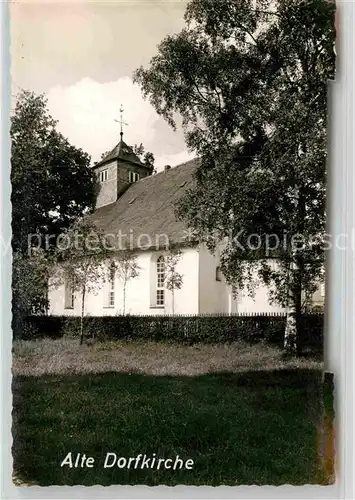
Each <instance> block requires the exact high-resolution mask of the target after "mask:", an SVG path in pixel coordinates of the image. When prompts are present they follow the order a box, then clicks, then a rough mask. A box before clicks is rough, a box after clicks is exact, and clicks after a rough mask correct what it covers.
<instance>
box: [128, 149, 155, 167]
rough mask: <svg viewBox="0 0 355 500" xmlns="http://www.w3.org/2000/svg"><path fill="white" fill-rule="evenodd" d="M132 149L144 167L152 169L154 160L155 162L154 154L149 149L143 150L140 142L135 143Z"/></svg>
mask: <svg viewBox="0 0 355 500" xmlns="http://www.w3.org/2000/svg"><path fill="white" fill-rule="evenodd" d="M133 151H134V153H135V154H136V155H137V156H138V158H139V159H140V160H141V162H142V163H143V164H144V165H145V166H146V167H148V168H150V169H152V170H153V169H154V162H155V158H154V155H153V153H151V152H149V151H147V152H145V149H144V146H143V144H142V143H140V144H139V145H137V144H135V145H134V147H133Z"/></svg>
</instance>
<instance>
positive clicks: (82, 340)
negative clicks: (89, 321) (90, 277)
mask: <svg viewBox="0 0 355 500" xmlns="http://www.w3.org/2000/svg"><path fill="white" fill-rule="evenodd" d="M85 292H86V287H85V286H84V287H83V292H82V295H81V316H80V345H82V344H83V342H84V311H85Z"/></svg>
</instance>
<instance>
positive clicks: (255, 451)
mask: <svg viewBox="0 0 355 500" xmlns="http://www.w3.org/2000/svg"><path fill="white" fill-rule="evenodd" d="M9 11H10V34H11V113H10V139H11V205H12V208H11V210H12V219H11V227H12V240H11V242H9V249H10V251H11V252H12V396H13V401H12V405H13V410H12V439H13V442H12V457H13V477H12V480H13V483H14V484H15V485H16V486H53V485H57V486H75V485H84V486H95V485H102V486H111V485H146V486H158V485H166V486H177V485H188V486H221V485H227V486H240V485H258V486H264V485H273V486H280V485H294V486H300V485H331V484H333V483H334V481H335V466H334V460H335V451H334V450H335V430H334V416H335V406H334V397H333V396H334V394H333V393H334V380H333V374H332V373H331V372H328V371H325V369H324V338H325V326H324V325H325V317H326V314H327V293H328V289H329V286H331V284H329V283H328V281H327V255H328V253H329V251H331V250H332V249H334V248H337V247H341V248H342V247H343V245H344V244H345V243H344V238H343V236H344V235H341V234H339V235H333V234H330V233H329V231H328V227H329V226H328V213H329V209H328V203H329V201H328V191H329V186H328V175H327V173H328V170H327V162H328V142H329V123H328V112H329V110H328V103H329V82H332V81H333V80H334V79H335V75H336V70H335V67H336V64H335V63H336V58H337V48H338V47H337V45H336V33H337V31H338V22H337V16H336V6H335V3H334V2H332V1H330V0H181V1H166V0H145V1H119V0H117V1H107V2H106V1H102V2H98V1H97V2H92V1H89V0H82V1H80V2H55V1H47V2H42V1H33V2H27V1H25V0H20V1H17V2H13V3H10V6H9Z"/></svg>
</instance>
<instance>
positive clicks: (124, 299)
mask: <svg viewBox="0 0 355 500" xmlns="http://www.w3.org/2000/svg"><path fill="white" fill-rule="evenodd" d="M126 285H127V280H124V282H123V308H122V314H123V316H124V315H125V314H126Z"/></svg>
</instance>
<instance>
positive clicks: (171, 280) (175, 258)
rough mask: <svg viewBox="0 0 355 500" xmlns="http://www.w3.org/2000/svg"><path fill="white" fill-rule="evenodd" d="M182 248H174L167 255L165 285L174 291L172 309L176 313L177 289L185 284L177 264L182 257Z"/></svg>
mask: <svg viewBox="0 0 355 500" xmlns="http://www.w3.org/2000/svg"><path fill="white" fill-rule="evenodd" d="M181 255H182V254H181V251H180V250H172V251H170V253H168V254H167V255H166V257H165V270H166V277H165V286H166V288H167V289H168V290H170V291H171V293H172V310H173V314H175V290H180V288H181V287H182V284H183V275H182V274H180V273H178V272H177V270H176V266H177V264H178V263H179V261H180V259H181Z"/></svg>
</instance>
